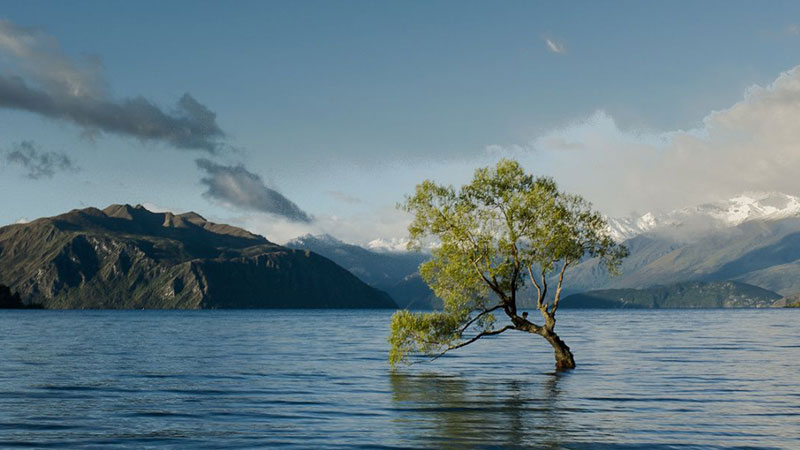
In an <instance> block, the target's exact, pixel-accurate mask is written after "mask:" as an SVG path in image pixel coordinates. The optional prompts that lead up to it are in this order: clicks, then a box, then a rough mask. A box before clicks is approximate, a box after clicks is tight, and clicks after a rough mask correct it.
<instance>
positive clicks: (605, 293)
mask: <svg viewBox="0 0 800 450" xmlns="http://www.w3.org/2000/svg"><path fill="white" fill-rule="evenodd" d="M780 298H781V296H780V295H778V294H776V293H774V292H772V291H768V290H766V289H762V288H760V287H757V286H752V285H749V284H745V283H738V282H734V281H712V282H698V281H694V282H686V283H677V284H672V285H668V286H653V287H650V288H647V289H605V290H596V291H588V292H584V293H581V294H574V295H570V296H568V297H565V298H564V299H563V300H562V301H561V304H560V306H559V307H563V308H649V309H658V308H765V307H771V306H773V304H774V302H775V301H776V300H778V299H780Z"/></svg>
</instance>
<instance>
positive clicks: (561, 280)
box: [550, 260, 571, 316]
mask: <svg viewBox="0 0 800 450" xmlns="http://www.w3.org/2000/svg"><path fill="white" fill-rule="evenodd" d="M570 262H571V261H569V260H565V261H564V266H563V267H561V272H560V273H559V274H558V287H556V297H555V299H554V300H553V307H552V308H550V315H551V316H554V315H555V314H556V310H557V309H558V301H559V300H561V285H562V284H563V283H564V272H566V270H567V266H568V265H569V264H570Z"/></svg>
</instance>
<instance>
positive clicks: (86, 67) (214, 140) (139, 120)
mask: <svg viewBox="0 0 800 450" xmlns="http://www.w3.org/2000/svg"><path fill="white" fill-rule="evenodd" d="M0 69H2V72H3V73H2V74H0V107H2V108H7V109H17V110H22V111H28V112H31V113H34V114H39V115H41V116H44V117H48V118H51V119H57V120H64V121H67V122H72V123H73V124H76V125H78V126H79V127H81V128H83V129H84V130H85V132H87V133H88V134H94V133H109V134H115V135H119V136H127V137H133V138H136V139H140V140H143V141H157V142H163V143H166V144H168V145H170V146H173V147H176V148H181V149H190V150H203V151H207V152H214V151H216V150H217V149H218V148H219V147H220V140H221V139H222V138H223V137H224V136H225V134H224V133H223V131H222V130H221V129H220V127H219V126H218V125H217V122H216V114H215V113H214V112H212V111H211V110H209V109H208V108H207V107H205V106H204V105H202V104H201V103H199V102H198V101H197V100H195V99H194V97H192V96H191V95H189V94H184V95H183V97H181V98H180V99H179V100H178V102H177V103H176V105H175V107H174V108H173V110H172V111H165V110H163V109H162V108H160V107H159V106H157V105H155V104H154V103H153V102H152V101H150V100H148V99H146V98H145V97H142V96H135V97H132V98H123V99H115V98H112V97H111V96H110V94H109V92H108V85H107V82H106V80H105V77H104V75H103V71H102V64H101V62H100V59H99V58H97V57H93V58H85V59H83V60H76V59H73V58H71V57H70V56H68V55H67V54H65V53H64V51H63V50H62V49H61V46H60V45H59V43H58V41H57V40H56V39H55V38H53V37H52V36H48V35H46V34H45V33H43V32H42V31H41V30H38V29H35V28H28V27H22V26H18V25H16V24H14V23H12V22H9V21H7V20H0Z"/></svg>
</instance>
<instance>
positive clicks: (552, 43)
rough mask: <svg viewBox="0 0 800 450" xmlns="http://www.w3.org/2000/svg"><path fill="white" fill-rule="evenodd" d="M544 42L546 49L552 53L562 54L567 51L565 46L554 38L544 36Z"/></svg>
mask: <svg viewBox="0 0 800 450" xmlns="http://www.w3.org/2000/svg"><path fill="white" fill-rule="evenodd" d="M544 43H545V44H546V45H547V49H548V50H550V51H551V52H553V53H558V54H563V53H567V46H566V45H565V44H564V43H563V42H561V41H558V40H556V39H554V38H549V37H546V38H544Z"/></svg>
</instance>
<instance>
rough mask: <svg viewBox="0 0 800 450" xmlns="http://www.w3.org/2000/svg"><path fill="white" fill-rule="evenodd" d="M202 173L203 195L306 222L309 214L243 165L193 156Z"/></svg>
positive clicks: (235, 205)
mask: <svg viewBox="0 0 800 450" xmlns="http://www.w3.org/2000/svg"><path fill="white" fill-rule="evenodd" d="M196 162H197V167H199V168H200V169H202V170H203V171H204V172H205V173H206V175H207V176H206V177H204V178H203V179H201V180H200V182H201V183H203V184H204V185H205V186H206V188H207V189H206V192H205V193H204V194H203V195H204V196H205V197H206V198H209V199H211V200H214V201H217V202H220V203H221V204H223V205H225V206H228V207H233V208H238V209H244V210H250V211H258V212H263V213H267V214H272V215H276V216H280V217H283V218H285V219H287V220H289V221H292V222H304V223H310V222H311V221H312V220H313V218H312V217H311V215H309V214H308V213H306V212H305V211H303V210H302V209H300V208H299V207H298V206H297V205H296V204H295V203H294V202H292V201H291V200H289V199H288V198H286V197H284V196H283V194H281V193H280V192H278V191H276V190H275V189H273V188H271V187H268V186H266V185H265V184H264V181H263V180H262V179H261V177H260V176H258V175H257V174H255V173H253V172H250V171H248V170H247V169H246V168H245V167H244V166H243V165H241V164H239V165H236V166H224V165H221V164H217V163H215V162H213V161H209V160H208V159H198V160H196Z"/></svg>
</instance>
